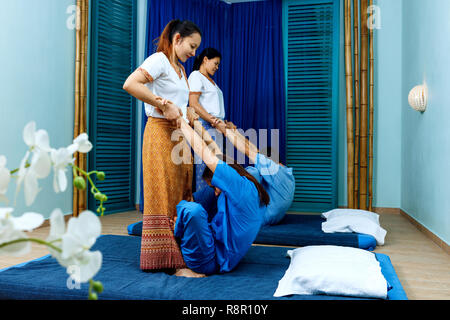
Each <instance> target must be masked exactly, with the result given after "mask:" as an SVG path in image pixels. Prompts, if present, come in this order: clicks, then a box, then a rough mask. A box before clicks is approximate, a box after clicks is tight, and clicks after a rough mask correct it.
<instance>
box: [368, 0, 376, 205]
mask: <svg viewBox="0 0 450 320" xmlns="http://www.w3.org/2000/svg"><path fill="white" fill-rule="evenodd" d="M369 3H370V6H372V5H373V0H370V2H369ZM369 33H370V43H369V50H370V57H369V59H370V65H369V73H370V80H369V81H370V82H369V88H370V89H369V95H370V104H369V123H370V126H369V211H372V210H373V203H372V201H373V193H372V191H373V190H372V187H373V111H374V86H375V84H374V60H375V58H374V55H373V28H370V31H369Z"/></svg>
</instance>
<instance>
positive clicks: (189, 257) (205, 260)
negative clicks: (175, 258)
mask: <svg viewBox="0 0 450 320" xmlns="http://www.w3.org/2000/svg"><path fill="white" fill-rule="evenodd" d="M193 196H194V200H195V201H196V202H188V201H185V200H182V201H180V203H178V205H177V222H176V225H175V231H174V235H175V237H176V238H178V239H177V240H178V241H179V242H180V248H181V254H182V255H183V259H184V262H185V263H186V265H187V267H188V268H189V269H191V270H193V271H195V272H197V273H203V274H212V273H216V272H217V271H218V264H217V262H216V250H215V239H214V236H213V232H212V229H211V227H210V225H209V222H210V221H211V219H212V218H213V217H214V215H215V214H216V212H217V199H216V197H215V195H214V190H213V189H212V188H210V187H207V188H204V189H202V190H201V191H199V192H196V193H194V195H193Z"/></svg>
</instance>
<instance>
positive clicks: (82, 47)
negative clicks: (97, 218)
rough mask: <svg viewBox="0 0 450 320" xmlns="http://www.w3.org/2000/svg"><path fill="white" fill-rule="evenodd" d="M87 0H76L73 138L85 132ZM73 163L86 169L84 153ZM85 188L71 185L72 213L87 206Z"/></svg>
mask: <svg viewBox="0 0 450 320" xmlns="http://www.w3.org/2000/svg"><path fill="white" fill-rule="evenodd" d="M88 1H89V0H77V19H76V21H77V28H76V55H75V56H76V60H75V114H74V130H73V131H74V132H73V135H74V138H76V137H77V136H78V135H79V134H80V133H83V132H86V126H87V125H86V124H87V121H86V101H87V76H86V75H87V39H88V20H89V18H88V17H89V10H88ZM74 157H75V164H76V165H77V166H78V167H79V168H81V169H83V170H86V155H85V154H83V153H79V152H78V153H76V154H75V155H74ZM86 198H87V197H86V190H78V189H77V188H75V187H73V205H72V210H73V211H72V215H73V216H75V217H76V216H78V215H79V214H80V212H81V211H83V210H85V209H86V207H87V204H86V203H87V201H86Z"/></svg>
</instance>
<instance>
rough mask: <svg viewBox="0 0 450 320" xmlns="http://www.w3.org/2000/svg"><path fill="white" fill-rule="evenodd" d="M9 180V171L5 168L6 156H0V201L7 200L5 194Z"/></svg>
mask: <svg viewBox="0 0 450 320" xmlns="http://www.w3.org/2000/svg"><path fill="white" fill-rule="evenodd" d="M10 180H11V173H10V171H9V170H8V169H7V168H6V157H5V156H2V155H1V156H0V201H4V202H7V201H8V199H7V198H6V196H5V194H6V191H8V185H9V181H10Z"/></svg>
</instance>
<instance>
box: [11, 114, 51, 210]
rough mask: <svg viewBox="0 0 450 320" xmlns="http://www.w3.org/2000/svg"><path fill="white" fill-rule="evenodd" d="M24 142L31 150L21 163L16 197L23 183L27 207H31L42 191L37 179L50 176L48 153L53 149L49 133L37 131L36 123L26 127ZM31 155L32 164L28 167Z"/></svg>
mask: <svg viewBox="0 0 450 320" xmlns="http://www.w3.org/2000/svg"><path fill="white" fill-rule="evenodd" d="M23 140H24V141H25V144H26V145H27V146H28V147H29V150H28V151H27V153H26V154H25V157H24V158H23V159H22V161H21V163H20V167H19V172H18V179H17V188H16V195H17V194H18V192H19V191H20V187H21V185H22V183H24V184H25V187H24V192H25V203H26V205H27V206H30V205H31V204H32V203H33V202H34V200H35V199H36V196H37V194H38V193H39V191H40V189H39V185H38V181H37V179H43V178H45V177H47V176H48V175H49V174H50V169H51V160H50V156H49V155H48V153H49V151H50V150H51V148H50V144H49V137H48V133H47V131H45V130H38V131H36V123H35V122H34V121H31V122H29V123H28V124H27V125H26V126H25V128H24V130H23ZM31 154H32V158H31V163H30V165H29V166H28V167H27V162H28V159H29V157H30V155H31Z"/></svg>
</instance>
